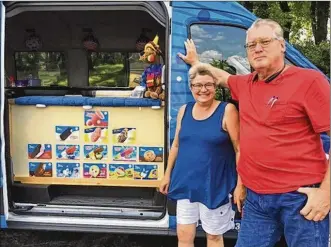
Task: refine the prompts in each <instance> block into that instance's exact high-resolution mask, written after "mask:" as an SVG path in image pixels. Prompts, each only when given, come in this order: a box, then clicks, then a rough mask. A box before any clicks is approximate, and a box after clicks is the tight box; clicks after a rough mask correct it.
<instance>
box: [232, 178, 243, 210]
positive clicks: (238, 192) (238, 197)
mask: <svg viewBox="0 0 331 247" xmlns="http://www.w3.org/2000/svg"><path fill="white" fill-rule="evenodd" d="M245 199H246V187H245V186H244V185H243V184H237V186H236V188H235V190H234V192H233V202H234V204H237V208H238V211H239V213H241V209H242V206H243V204H244V201H245Z"/></svg>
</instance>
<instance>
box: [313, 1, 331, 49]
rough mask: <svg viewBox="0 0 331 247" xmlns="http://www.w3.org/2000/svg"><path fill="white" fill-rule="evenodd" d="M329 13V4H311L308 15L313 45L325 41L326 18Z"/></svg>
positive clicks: (326, 32) (326, 31)
mask: <svg viewBox="0 0 331 247" xmlns="http://www.w3.org/2000/svg"><path fill="white" fill-rule="evenodd" d="M329 12H330V2H329V1H327V2H322V1H321V2H311V5H310V14H311V16H310V17H311V24H312V30H313V34H314V38H315V44H316V45H318V44H320V43H321V42H322V41H325V40H326V37H327V34H328V30H327V24H328V18H329Z"/></svg>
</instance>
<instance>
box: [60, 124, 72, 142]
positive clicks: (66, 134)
mask: <svg viewBox="0 0 331 247" xmlns="http://www.w3.org/2000/svg"><path fill="white" fill-rule="evenodd" d="M71 133H72V128H71V127H68V128H67V129H66V130H65V131H63V132H62V133H61V135H60V139H61V140H62V141H64V140H66V139H67V138H68V137H69V136H70V135H71Z"/></svg>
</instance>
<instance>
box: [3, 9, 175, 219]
mask: <svg viewBox="0 0 331 247" xmlns="http://www.w3.org/2000/svg"><path fill="white" fill-rule="evenodd" d="M5 6H6V19H5V75H6V93H5V95H6V103H5V123H6V126H5V133H6V170H7V184H8V196H9V203H10V211H12V212H14V213H16V214H24V215H68V216H74V217H75V216H86V217H116V218H134V219H154V220H157V219H160V218H162V217H163V215H164V213H165V205H166V201H165V197H164V196H162V195H161V194H160V193H159V192H158V191H157V182H158V181H159V180H160V179H161V178H162V172H163V171H161V170H159V177H158V180H157V181H153V182H154V183H152V182H150V181H143V180H124V181H122V180H121V181H118V180H116V181H115V182H109V180H110V179H109V178H107V177H104V178H93V179H91V180H88V179H89V178H80V179H71V178H70V179H71V180H70V179H62V178H58V177H57V175H56V173H57V170H56V169H57V168H56V167H55V164H57V163H58V162H60V161H59V160H57V158H58V157H57V154H56V152H55V151H56V150H55V149H56V146H57V144H58V143H56V141H55V140H53V139H52V138H53V137H54V133H51V134H50V135H49V137H47V138H49V139H43V138H44V137H42V135H46V134H45V133H46V132H45V133H44V132H43V131H44V129H47V130H49V129H51V130H52V131H53V130H54V125H56V124H60V123H62V124H63V125H65V124H66V123H68V121H69V120H67V119H69V118H70V117H71V118H72V119H73V118H75V119H76V120H77V118H76V116H77V115H76V114H83V113H82V112H84V109H83V108H82V105H76V106H75V105H73V106H68V105H64V106H61V105H56V106H53V105H50V106H47V105H46V106H45V105H44V106H43V107H39V108H38V106H37V104H35V105H33V104H30V105H24V104H21V105H20V104H16V103H15V102H18V99H20V98H22V97H25V98H26V97H38V99H42V97H55V98H54V99H55V101H56V102H57V99H58V98H56V97H62V98H61V99H63V97H68V96H70V97H81V98H84V100H85V99H87V100H90V99H91V98H92V99H98V98H105V97H107V98H108V99H109V98H122V99H127V98H129V97H130V95H131V93H132V91H133V89H134V88H135V87H136V86H138V85H139V83H140V80H141V74H142V72H143V71H144V69H145V68H146V66H148V64H146V63H143V62H142V61H139V57H140V55H141V52H142V50H143V45H144V44H145V43H146V42H147V41H148V40H153V39H154V37H155V36H156V35H158V37H159V39H158V44H159V46H160V49H161V50H162V52H163V57H162V59H161V61H162V65H165V66H164V67H166V63H167V54H168V51H167V47H168V45H167V42H168V40H167V36H168V35H167V32H168V25H169V23H168V16H167V12H166V7H165V6H164V5H163V3H160V2H57V3H56V2H6V3H5ZM163 73H164V75H166V73H167V70H166V69H165V70H164V71H163ZM163 80H164V81H163V82H164V84H165V88H167V76H163ZM26 81H28V82H29V83H28V84H25V83H26ZM100 101H101V102H102V100H101V99H100ZM57 103H58V102H57ZM98 107H99V108H100V107H101V108H100V109H101V110H105V109H106V110H107V109H109V122H113V123H116V121H122V122H118V123H121V124H122V125H121V126H120V124H118V125H116V126H117V127H130V124H131V127H132V126H134V125H135V124H138V125H139V127H137V134H136V137H137V142H138V141H139V142H140V144H141V145H152V144H153V143H157V144H159V145H160V146H161V148H163V151H164V154H163V157H167V155H166V152H167V148H166V143H167V134H166V128H165V127H164V126H165V121H166V116H167V112H166V109H167V98H166V99H165V100H164V102H162V106H161V107H159V108H158V109H156V108H155V109H154V108H153V107H144V106H140V105H139V104H138V105H137V106H136V107H127V106H125V105H120V106H118V107H112V106H109V107H108V106H105V105H96V108H97V109H99V108H98ZM107 107H108V108H107ZM92 109H93V108H92ZM85 110H86V109H85ZM139 112H140V113H139ZM111 113H112V115H111ZM60 118H61V119H62V120H59V119H60ZM78 118H79V115H78ZM52 121H54V123H53V122H52ZM61 121H62V122H61ZM66 121H67V122H66ZM70 121H71V120H70ZM51 122H52V123H51ZM53 124H54V125H53ZM151 124H155V125H156V124H158V125H159V126H154V127H151ZM138 125H137V126H138ZM144 126H145V127H144ZM113 127H114V126H113ZM109 128H110V127H109ZM139 128H140V129H139ZM139 131H140V133H139ZM151 131H155V132H158V133H159V132H160V133H159V134H157V135H156V136H157V137H155V134H154V133H150V132H151ZM81 133H83V132H81ZM108 134H109V136H110V135H111V129H109V132H108ZM81 135H84V134H81ZM147 135H149V136H152V137H150V139H151V141H150V142H148V143H143V142H144V139H143V138H144V137H145V136H147ZM153 136H154V137H155V138H158V139H157V140H156V139H153ZM29 138H30V140H29ZM33 138H35V139H33ZM138 139H139V140H138ZM47 140H49V141H48V142H49V143H50V144H52V150H51V152H52V155H53V156H52V158H51V159H50V160H47V159H46V160H40V159H37V160H34V159H32V160H31V159H29V157H28V154H27V153H28V148H29V147H28V146H29V145H30V144H31V143H47ZM82 143H84V142H83V141H82V142H81V144H82ZM69 144H70V143H69ZM71 144H72V143H71ZM104 144H106V145H108V151H109V153H108V156H109V157H108V158H109V159H108V160H107V161H105V162H104V163H105V164H106V165H107V167H108V165H110V163H111V162H112V161H113V160H111V159H110V157H111V154H110V153H111V149H112V145H111V144H112V143H111V138H109V140H108V142H107V143H104ZM138 144H139V143H138ZM45 145H46V144H45ZM80 151H81V152H83V144H82V145H80ZM80 157H81V160H73V161H72V160H69V161H65V162H67V163H70V162H71V163H75V162H78V165H79V164H80V165H83V162H84V161H83V160H82V159H83V158H82V157H83V155H82V154H80ZM33 162H36V163H38V162H50V163H52V164H53V168H52V169H53V170H52V172H51V173H52V177H51V178H48V177H47V178H45V177H37V176H36V174H31V171H30V170H29V164H30V163H33ZM93 162H95V161H93ZM93 162H92V161H91V163H93ZM165 163H166V161H165V159H164V158H163V161H162V162H159V163H157V164H156V165H159V167H161V168H160V169H162V170H164V167H165V166H166V164H165ZM117 164H124V162H121V161H119V162H117ZM125 164H129V165H130V163H129V162H125ZM152 164H153V165H155V163H152ZM44 169H46V168H45V167H44ZM82 169H83V168H82ZM107 169H108V168H107ZM80 172H83V171H80ZM81 176H85V175H81ZM106 180H107V182H104V181H106ZM99 181H101V182H99Z"/></svg>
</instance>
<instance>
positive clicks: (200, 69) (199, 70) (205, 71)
mask: <svg viewBox="0 0 331 247" xmlns="http://www.w3.org/2000/svg"><path fill="white" fill-rule="evenodd" d="M188 74H189V82H188V83H189V86H191V84H192V81H193V80H194V79H195V78H196V77H197V75H209V76H210V77H212V78H213V80H214V82H215V83H216V82H217V79H216V76H215V74H214V67H213V66H211V65H210V64H208V63H198V64H196V65H194V66H192V67H191V68H190V70H189V71H188Z"/></svg>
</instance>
